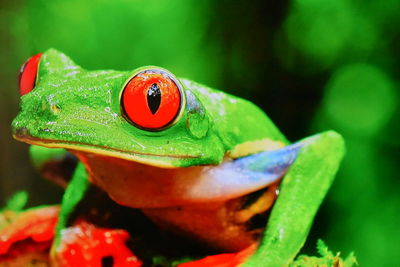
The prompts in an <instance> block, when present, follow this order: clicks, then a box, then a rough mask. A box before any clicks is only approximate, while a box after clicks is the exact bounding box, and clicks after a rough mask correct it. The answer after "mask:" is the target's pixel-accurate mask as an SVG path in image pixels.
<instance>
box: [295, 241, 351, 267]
mask: <svg viewBox="0 0 400 267" xmlns="http://www.w3.org/2000/svg"><path fill="white" fill-rule="evenodd" d="M317 250H318V253H319V254H320V256H321V257H314V256H307V255H299V256H298V257H297V258H296V260H295V261H294V262H293V263H291V264H290V267H330V266H335V267H352V266H356V265H358V263H357V260H356V257H355V256H354V253H353V252H351V253H350V254H349V255H348V256H347V257H346V258H341V257H340V252H337V253H336V254H333V253H332V251H330V250H329V249H328V247H327V246H326V244H325V243H324V242H323V241H322V240H321V239H320V240H318V242H317Z"/></svg>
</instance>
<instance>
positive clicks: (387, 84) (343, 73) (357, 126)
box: [324, 64, 396, 136]
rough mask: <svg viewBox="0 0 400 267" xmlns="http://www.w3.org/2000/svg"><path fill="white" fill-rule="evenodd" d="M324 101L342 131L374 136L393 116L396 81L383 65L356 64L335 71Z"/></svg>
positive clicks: (327, 87)
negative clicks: (384, 70)
mask: <svg viewBox="0 0 400 267" xmlns="http://www.w3.org/2000/svg"><path fill="white" fill-rule="evenodd" d="M324 101H325V107H326V111H327V114H328V116H329V117H330V118H331V119H332V120H333V121H334V122H335V123H336V124H337V125H338V126H339V127H341V129H339V130H341V131H350V132H352V133H354V134H357V135H363V136H372V135H374V134H375V133H377V131H379V130H380V129H381V128H382V127H383V126H384V124H385V123H386V122H387V121H388V119H389V118H390V116H391V115H392V113H393V111H394V109H395V105H396V93H395V88H394V85H393V83H392V81H391V80H390V79H389V78H388V77H387V75H386V74H385V73H384V72H382V71H381V70H380V69H379V68H377V67H375V66H373V65H368V64H352V65H347V66H345V67H343V68H341V69H339V70H338V71H336V72H335V73H334V74H333V76H332V78H331V80H330V81H329V82H328V84H327V86H326V95H325V99H324Z"/></svg>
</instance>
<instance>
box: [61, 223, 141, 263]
mask: <svg viewBox="0 0 400 267" xmlns="http://www.w3.org/2000/svg"><path fill="white" fill-rule="evenodd" d="M128 239H129V233H128V232H127V231H125V230H120V229H116V230H115V229H106V228H96V227H95V226H94V225H92V224H89V223H87V222H85V221H80V222H78V223H76V224H75V225H74V226H72V227H69V228H67V229H65V230H64V231H63V233H62V242H61V245H60V247H59V248H58V249H57V252H56V253H57V255H56V261H57V263H58V266H102V260H105V259H107V258H108V259H109V260H110V261H111V262H112V263H113V265H112V266H114V267H123V266H126V267H140V266H142V263H141V261H140V260H139V259H138V258H137V257H136V256H135V255H134V254H133V253H132V252H131V251H130V250H129V248H127V247H126V245H125V242H126V241H127V240H128Z"/></svg>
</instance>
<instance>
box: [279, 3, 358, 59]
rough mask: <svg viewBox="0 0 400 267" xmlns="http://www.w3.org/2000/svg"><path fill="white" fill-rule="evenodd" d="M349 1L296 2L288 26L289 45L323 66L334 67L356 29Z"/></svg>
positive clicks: (286, 27) (286, 25)
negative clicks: (338, 55) (339, 54)
mask: <svg viewBox="0 0 400 267" xmlns="http://www.w3.org/2000/svg"><path fill="white" fill-rule="evenodd" d="M352 18H353V16H352V7H351V6H350V5H349V3H348V2H347V1H343V0H327V1H324V2H323V3H321V2H320V1H315V0H307V1H300V0H296V1H294V2H293V6H292V11H291V14H290V15H289V17H288V19H287V20H286V23H285V30H286V34H287V37H288V40H289V42H290V43H291V44H292V45H293V46H294V47H296V48H297V49H298V50H300V52H302V53H304V54H305V55H307V56H308V57H310V58H312V59H313V60H314V61H316V62H318V63H319V64H320V65H322V66H328V65H330V64H331V63H332V62H333V60H334V59H335V58H336V57H337V54H338V53H339V52H340V51H341V49H342V48H343V46H344V45H345V44H346V42H347V39H348V37H349V35H350V34H351V31H352V28H353V25H354V23H353V19H352Z"/></svg>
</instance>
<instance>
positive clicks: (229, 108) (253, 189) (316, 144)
mask: <svg viewBox="0 0 400 267" xmlns="http://www.w3.org/2000/svg"><path fill="white" fill-rule="evenodd" d="M20 93H21V94H22V97H21V111H20V113H19V114H18V116H17V117H16V118H15V119H14V121H13V123H12V128H13V135H14V137H15V138H16V139H17V140H20V141H23V142H26V143H29V144H31V145H34V146H33V147H32V154H33V156H34V159H33V160H34V162H35V164H36V165H38V166H42V167H43V166H48V165H46V162H48V161H49V159H53V162H54V159H55V158H57V157H58V158H59V159H65V158H67V155H70V154H72V155H74V156H75V157H76V158H78V159H79V162H78V163H77V165H76V168H74V171H73V173H72V178H71V180H70V181H68V182H67V181H66V179H64V178H65V177H64V176H66V175H63V174H60V175H58V178H59V181H61V182H60V183H61V184H64V185H65V186H66V191H65V194H64V197H63V201H62V205H61V212H60V215H59V220H58V226H57V230H56V231H57V234H56V239H55V241H54V244H53V247H52V253H53V257H54V258H55V260H56V258H57V251H58V249H59V247H60V246H62V243H63V242H64V239H65V238H66V237H65V236H63V229H65V228H67V227H68V226H69V223H70V218H71V214H73V212H74V210H75V209H76V207H77V206H78V205H79V203H80V202H81V201H82V199H84V198H85V195H86V194H87V193H88V191H89V187H90V186H91V185H92V184H94V185H95V186H96V187H98V188H100V189H101V190H103V191H104V192H106V193H107V195H108V196H109V197H110V198H111V199H112V200H113V201H115V202H116V203H118V204H119V205H122V206H125V207H129V208H132V209H138V210H140V211H141V212H142V213H143V214H144V216H146V217H147V218H149V219H150V221H152V222H153V223H154V224H155V225H157V226H158V227H159V228H160V229H163V230H165V231H166V232H172V233H174V234H176V235H178V236H184V237H185V238H187V239H189V240H192V241H194V242H196V243H198V244H200V245H203V246H206V247H208V248H210V250H213V251H219V252H236V251H240V250H242V249H245V248H246V247H249V246H251V245H254V244H257V249H256V251H255V253H254V254H253V255H251V257H249V258H248V259H246V261H245V262H244V263H243V266H286V265H288V264H290V262H292V261H293V258H294V257H295V256H296V254H297V253H298V251H299V249H300V248H301V247H302V245H303V244H304V242H305V239H306V236H307V234H308V231H309V229H310V226H311V223H312V220H313V217H314V215H315V213H316V211H317V209H318V207H319V205H320V203H321V201H322V200H323V198H324V196H325V194H326V192H327V190H328V188H329V187H330V184H331V183H332V180H333V177H334V175H335V173H336V171H337V169H338V166H339V162H340V160H341V158H342V156H343V153H344V144H343V140H342V137H341V136H340V135H339V134H337V133H336V132H334V131H327V132H324V133H321V134H318V135H315V136H312V137H308V138H305V139H303V140H301V141H299V142H297V143H294V144H290V143H289V142H288V140H287V139H286V138H285V137H284V135H283V134H282V133H281V132H280V131H279V130H278V129H277V127H276V126H275V125H274V124H273V123H272V121H271V120H270V119H269V118H268V117H267V116H266V115H265V114H264V112H263V111H261V110H260V109H259V108H258V107H257V106H255V105H254V104H253V103H251V102H249V101H247V100H244V99H241V98H238V97H235V96H232V95H229V94H226V93H223V92H221V91H218V90H215V89H211V88H209V87H207V86H204V85H201V84H198V83H196V82H193V81H190V80H187V79H178V78H176V77H175V76H174V75H173V74H172V73H170V72H169V71H168V70H165V69H162V68H159V67H154V66H148V67H143V68H139V69H136V70H133V71H114V70H100V71H88V70H86V69H84V68H82V67H80V66H78V65H76V64H75V63H74V62H73V61H72V60H71V59H70V58H68V57H67V56H66V55H64V54H62V53H60V52H58V51H56V50H54V49H50V50H48V51H46V52H44V53H43V54H38V55H36V56H33V57H32V58H30V59H29V60H28V61H27V62H26V63H25V64H24V66H23V67H22V69H21V75H20ZM38 146H40V147H38ZM67 151H68V152H67ZM61 161H62V160H60V161H59V162H61ZM50 173H51V172H50ZM54 173H58V172H57V171H54V168H53V174H52V175H49V176H53V177H55V176H57V175H55V174H54ZM60 177H61V178H60ZM282 177H283V179H282ZM275 199H276V201H275ZM274 201H275V203H274ZM273 203H274V205H273V208H271V206H272V204H273Z"/></svg>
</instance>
